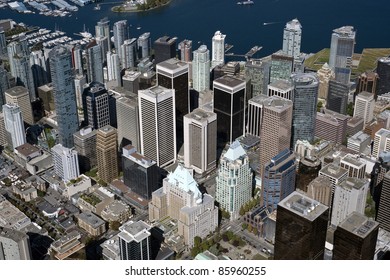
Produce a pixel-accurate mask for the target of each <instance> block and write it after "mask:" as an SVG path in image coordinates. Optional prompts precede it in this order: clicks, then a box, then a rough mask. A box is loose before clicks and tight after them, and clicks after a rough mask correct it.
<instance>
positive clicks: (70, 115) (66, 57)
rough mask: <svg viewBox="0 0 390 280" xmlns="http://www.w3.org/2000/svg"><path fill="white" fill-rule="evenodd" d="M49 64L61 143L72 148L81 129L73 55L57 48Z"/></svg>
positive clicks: (65, 49)
mask: <svg viewBox="0 0 390 280" xmlns="http://www.w3.org/2000/svg"><path fill="white" fill-rule="evenodd" d="M49 63H50V73H51V79H52V83H53V92H54V103H55V107H56V111H57V122H58V135H59V142H60V144H62V146H64V147H67V148H72V147H73V145H74V142H73V133H75V132H76V131H77V130H78V128H79V119H78V114H77V104H76V91H75V86H74V81H73V79H74V76H73V69H72V54H71V52H70V51H69V50H68V49H67V48H65V47H63V46H57V47H55V48H54V49H52V50H51V51H50V53H49Z"/></svg>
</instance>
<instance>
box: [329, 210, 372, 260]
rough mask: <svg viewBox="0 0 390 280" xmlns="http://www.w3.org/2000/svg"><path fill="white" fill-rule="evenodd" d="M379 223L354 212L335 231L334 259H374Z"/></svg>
mask: <svg viewBox="0 0 390 280" xmlns="http://www.w3.org/2000/svg"><path fill="white" fill-rule="evenodd" d="M378 231H379V224H378V223H377V222H375V221H373V220H371V219H369V218H367V217H366V216H364V215H363V214H361V213H357V212H352V213H351V214H349V215H348V216H347V217H346V218H345V219H344V220H343V221H342V222H341V223H340V224H339V225H338V226H337V229H336V231H335V232H334V239H333V244H334V247H333V260H373V259H374V256H375V251H376V249H375V248H376V244H377V238H378Z"/></svg>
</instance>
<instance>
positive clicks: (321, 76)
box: [317, 62, 335, 100]
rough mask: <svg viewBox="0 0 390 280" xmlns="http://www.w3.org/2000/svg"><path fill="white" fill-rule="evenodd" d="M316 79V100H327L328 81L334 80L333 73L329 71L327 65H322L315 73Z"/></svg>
mask: <svg viewBox="0 0 390 280" xmlns="http://www.w3.org/2000/svg"><path fill="white" fill-rule="evenodd" d="M317 77H318V83H319V84H318V98H320V99H324V100H327V99H328V91H329V81H330V80H332V79H334V78H335V75H334V72H333V71H332V69H330V67H329V65H328V63H326V62H325V63H324V65H322V67H321V68H320V69H319V70H318V71H317Z"/></svg>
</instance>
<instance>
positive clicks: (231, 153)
mask: <svg viewBox="0 0 390 280" xmlns="http://www.w3.org/2000/svg"><path fill="white" fill-rule="evenodd" d="M246 156H247V154H246V152H245V150H244V148H243V147H242V146H241V144H240V142H238V141H237V140H236V141H234V142H233V143H232V144H231V145H230V147H229V149H228V150H227V152H226V153H225V154H224V155H223V157H224V158H227V159H228V160H230V161H235V160H237V159H239V158H241V157H246Z"/></svg>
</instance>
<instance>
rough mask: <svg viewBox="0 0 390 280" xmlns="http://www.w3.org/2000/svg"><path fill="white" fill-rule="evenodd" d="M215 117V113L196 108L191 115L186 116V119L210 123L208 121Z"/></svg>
mask: <svg viewBox="0 0 390 280" xmlns="http://www.w3.org/2000/svg"><path fill="white" fill-rule="evenodd" d="M213 116H214V117H215V116H216V114H215V113H214V112H211V111H206V110H204V109H201V108H196V109H194V110H193V111H192V112H191V113H189V114H187V115H185V117H186V118H191V119H194V120H197V121H208V119H209V118H210V117H213Z"/></svg>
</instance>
